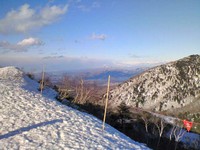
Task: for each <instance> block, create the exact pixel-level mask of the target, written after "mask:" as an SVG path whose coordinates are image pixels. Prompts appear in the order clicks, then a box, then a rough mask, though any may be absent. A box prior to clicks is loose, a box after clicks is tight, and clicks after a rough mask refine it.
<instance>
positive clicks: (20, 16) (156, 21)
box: [0, 0, 200, 71]
mask: <svg viewBox="0 0 200 150" xmlns="http://www.w3.org/2000/svg"><path fill="white" fill-rule="evenodd" d="M199 39H200V1H199V0H167V1H166V0H159V1H158V0H42V1H31V0H17V1H16V0H1V1H0V66H8V65H14V66H17V67H20V68H24V69H25V70H29V71H34V70H41V69H42V66H43V65H44V66H45V67H46V69H47V70H49V71H59V70H80V69H92V68H103V67H111V68H126V67H134V66H140V65H148V64H159V63H165V62H169V61H174V60H177V59H180V58H183V57H187V56H189V55H192V54H200V40H199Z"/></svg>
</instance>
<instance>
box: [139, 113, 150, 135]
mask: <svg viewBox="0 0 200 150" xmlns="http://www.w3.org/2000/svg"><path fill="white" fill-rule="evenodd" d="M139 116H140V118H141V119H142V121H143V122H144V126H145V130H146V132H147V133H148V132H149V131H148V125H149V122H150V121H149V120H150V117H151V116H150V115H149V114H148V113H146V112H141V113H140V114H139Z"/></svg>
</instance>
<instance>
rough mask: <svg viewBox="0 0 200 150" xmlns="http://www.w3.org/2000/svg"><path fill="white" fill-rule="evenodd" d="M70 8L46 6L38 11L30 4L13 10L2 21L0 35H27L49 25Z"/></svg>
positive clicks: (0, 22)
mask: <svg viewBox="0 0 200 150" xmlns="http://www.w3.org/2000/svg"><path fill="white" fill-rule="evenodd" d="M67 8H68V6H67V5H65V6H63V7H61V6H56V5H54V6H46V7H44V8H42V9H41V10H40V11H36V10H34V9H32V8H30V6H29V5H28V4H24V5H22V6H21V7H20V8H19V9H18V10H12V11H10V12H8V13H7V14H6V16H5V17H4V18H3V19H1V20H0V33H3V34H13V33H25V32H27V31H29V30H32V29H35V28H40V27H43V26H45V25H49V24H51V23H53V22H54V21H55V20H57V19H58V17H59V16H61V15H64V14H65V13H66V12H67Z"/></svg>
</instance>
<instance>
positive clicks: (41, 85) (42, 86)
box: [40, 66, 44, 94]
mask: <svg viewBox="0 0 200 150" xmlns="http://www.w3.org/2000/svg"><path fill="white" fill-rule="evenodd" d="M43 88H44V66H43V69H42V81H41V84H40V90H41V94H42V90H43Z"/></svg>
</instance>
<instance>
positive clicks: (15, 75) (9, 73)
mask: <svg viewBox="0 0 200 150" xmlns="http://www.w3.org/2000/svg"><path fill="white" fill-rule="evenodd" d="M22 75H23V72H22V71H21V70H19V69H18V68H15V67H13V66H10V67H4V68H0V79H19V78H22Z"/></svg>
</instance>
